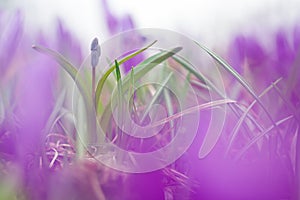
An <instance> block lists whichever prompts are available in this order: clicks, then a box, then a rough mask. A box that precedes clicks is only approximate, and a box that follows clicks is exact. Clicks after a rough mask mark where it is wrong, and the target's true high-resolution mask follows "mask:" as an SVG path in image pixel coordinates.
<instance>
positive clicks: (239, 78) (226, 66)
mask: <svg viewBox="0 0 300 200" xmlns="http://www.w3.org/2000/svg"><path fill="white" fill-rule="evenodd" d="M195 43H196V44H197V45H198V46H199V47H200V48H201V49H203V50H204V51H205V52H206V53H207V54H208V55H210V56H211V57H212V58H213V59H214V60H215V61H216V62H217V63H219V64H220V65H221V66H222V67H223V68H224V69H225V70H226V71H228V72H229V73H230V74H231V75H233V77H234V78H235V79H236V80H237V81H238V82H239V83H240V84H241V85H242V86H243V87H244V88H245V89H246V90H247V91H248V92H249V93H250V94H251V96H252V97H253V98H254V99H255V100H256V101H257V103H258V104H259V105H260V106H261V107H262V109H263V110H264V112H265V113H266V114H267V117H268V118H269V119H270V121H271V123H272V124H273V125H274V127H277V125H276V123H275V121H274V120H273V118H272V116H271V114H270V113H269V112H268V110H267V108H266V107H265V106H264V104H263V102H262V101H261V100H260V98H259V97H258V96H257V95H256V94H255V92H254V90H253V89H252V88H251V86H250V85H249V84H248V83H247V81H246V80H244V78H243V77H242V76H241V75H240V74H239V73H238V72H237V71H235V70H234V69H233V68H232V67H231V66H230V65H229V64H227V63H226V61H225V60H223V59H222V58H221V57H219V56H218V55H217V54H215V53H213V52H212V51H210V50H209V49H208V48H206V47H204V46H202V45H200V44H198V43H197V42H195Z"/></svg>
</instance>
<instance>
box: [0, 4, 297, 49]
mask: <svg viewBox="0 0 300 200" xmlns="http://www.w3.org/2000/svg"><path fill="white" fill-rule="evenodd" d="M107 1H108V2H109V5H110V7H111V9H112V10H113V11H114V12H115V13H116V14H117V15H120V16H121V15H123V14H125V13H130V14H131V15H132V16H133V18H134V20H135V21H136V24H137V26H138V27H148V28H149V27H150V28H165V29H171V30H175V31H179V32H182V33H185V34H188V35H189V36H191V37H193V38H195V39H198V40H199V39H200V38H201V42H204V41H205V43H213V42H218V41H222V40H224V37H225V38H226V36H227V35H228V34H230V33H232V32H237V31H241V30H243V31H259V30H260V29H261V26H270V27H274V26H278V25H279V24H287V25H288V24H293V23H295V22H296V19H298V22H300V20H299V19H300V15H299V14H298V12H299V9H300V1H299V0H183V1H179V0H107ZM0 4H2V6H4V7H7V5H10V6H11V5H12V6H13V7H19V8H21V9H23V10H25V11H26V13H27V14H26V15H27V21H28V23H29V24H34V25H35V26H37V27H43V28H44V29H46V30H47V31H49V32H51V31H52V30H51V29H52V27H51V24H52V23H53V22H54V20H55V19H56V16H57V15H58V16H60V17H62V18H63V19H64V21H65V22H66V23H67V24H68V26H69V27H70V28H71V29H72V30H74V31H75V32H76V34H77V36H78V37H80V39H81V40H82V42H83V43H84V45H88V43H89V42H90V40H91V38H93V37H95V36H98V37H108V35H107V32H106V29H105V25H104V22H103V19H102V16H103V15H102V10H101V0H48V1H46V0H26V1H22V0H10V1H9V0H2V1H1V0H0Z"/></svg>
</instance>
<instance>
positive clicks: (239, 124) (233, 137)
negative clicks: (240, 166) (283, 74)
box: [225, 78, 282, 156]
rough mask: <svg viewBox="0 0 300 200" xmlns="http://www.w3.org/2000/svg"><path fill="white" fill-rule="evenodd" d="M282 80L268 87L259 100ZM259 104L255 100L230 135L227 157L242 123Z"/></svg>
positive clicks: (226, 151)
mask: <svg viewBox="0 0 300 200" xmlns="http://www.w3.org/2000/svg"><path fill="white" fill-rule="evenodd" d="M281 80H282V78H280V79H278V80H276V81H275V82H274V83H273V84H272V85H270V86H269V87H267V88H266V89H265V90H264V91H263V92H262V93H261V94H260V95H259V98H261V97H263V96H264V95H265V94H267V93H268V92H269V91H270V90H271V89H272V88H273V87H274V85H276V84H278V83H279V82H280V81H281ZM256 103H257V101H256V100H254V101H253V102H252V103H251V104H250V105H249V106H248V108H247V109H246V110H245V112H244V113H243V114H242V116H241V117H240V119H239V121H238V122H237V124H236V125H235V126H234V128H233V131H232V133H231V134H230V139H229V144H228V146H227V148H226V150H225V156H227V155H228V153H229V150H230V148H231V146H232V145H233V142H234V140H235V138H236V136H237V133H238V131H239V130H240V127H241V125H242V123H243V122H244V120H245V119H246V117H247V115H249V112H250V110H251V109H252V108H253V106H254V105H255V104H256Z"/></svg>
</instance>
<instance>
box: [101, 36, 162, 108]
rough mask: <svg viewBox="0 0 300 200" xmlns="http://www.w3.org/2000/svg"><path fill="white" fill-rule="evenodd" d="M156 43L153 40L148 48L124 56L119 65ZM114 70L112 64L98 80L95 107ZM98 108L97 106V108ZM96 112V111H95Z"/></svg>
mask: <svg viewBox="0 0 300 200" xmlns="http://www.w3.org/2000/svg"><path fill="white" fill-rule="evenodd" d="M156 42H157V40H155V41H154V42H152V43H151V44H149V45H148V46H146V47H144V48H142V49H140V50H138V51H136V52H134V53H132V54H130V55H128V56H126V57H125V58H123V59H121V60H120V61H119V63H118V64H119V65H121V64H123V63H124V62H126V61H128V60H130V59H131V58H133V57H135V56H137V55H138V54H140V53H142V52H144V51H146V50H147V49H149V48H150V47H151V46H153V45H154V44H155V43H156ZM115 69H116V65H115V64H114V65H113V66H111V67H110V68H109V69H108V70H107V71H106V72H105V74H103V76H102V77H101V79H100V80H99V82H98V84H97V88H96V94H95V96H96V97H95V98H96V100H95V102H96V105H98V104H99V100H100V95H101V92H102V89H103V86H104V83H105V81H106V79H107V78H108V76H109V75H110V74H111V73H112V72H113V71H114V70H115ZM97 107H98V106H97ZM97 110H98V109H97Z"/></svg>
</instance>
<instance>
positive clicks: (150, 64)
mask: <svg viewBox="0 0 300 200" xmlns="http://www.w3.org/2000/svg"><path fill="white" fill-rule="evenodd" d="M181 49H182V47H176V48H174V49H172V50H170V51H163V52H160V53H157V54H155V55H153V56H151V57H150V58H148V59H146V60H144V61H143V62H141V63H140V64H139V65H137V66H136V67H135V71H134V79H136V80H138V79H140V78H142V77H143V76H144V75H146V74H147V73H148V72H149V71H150V70H152V69H153V68H154V67H155V66H157V65H159V64H160V63H162V62H163V61H165V60H167V59H168V58H170V57H172V56H173V55H175V54H176V53H178V52H179V51H180V50H181ZM131 76H132V75H131ZM131 76H130V75H127V76H125V77H124V79H123V81H122V87H123V91H126V90H128V88H129V87H130V84H131V81H132V78H131ZM114 98H115V96H114V94H113V95H112V96H111V99H114ZM111 114H112V111H111V102H109V103H108V105H107V106H106V107H105V110H104V112H103V116H102V117H101V127H102V129H103V130H107V126H108V124H109V120H110V118H111Z"/></svg>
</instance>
